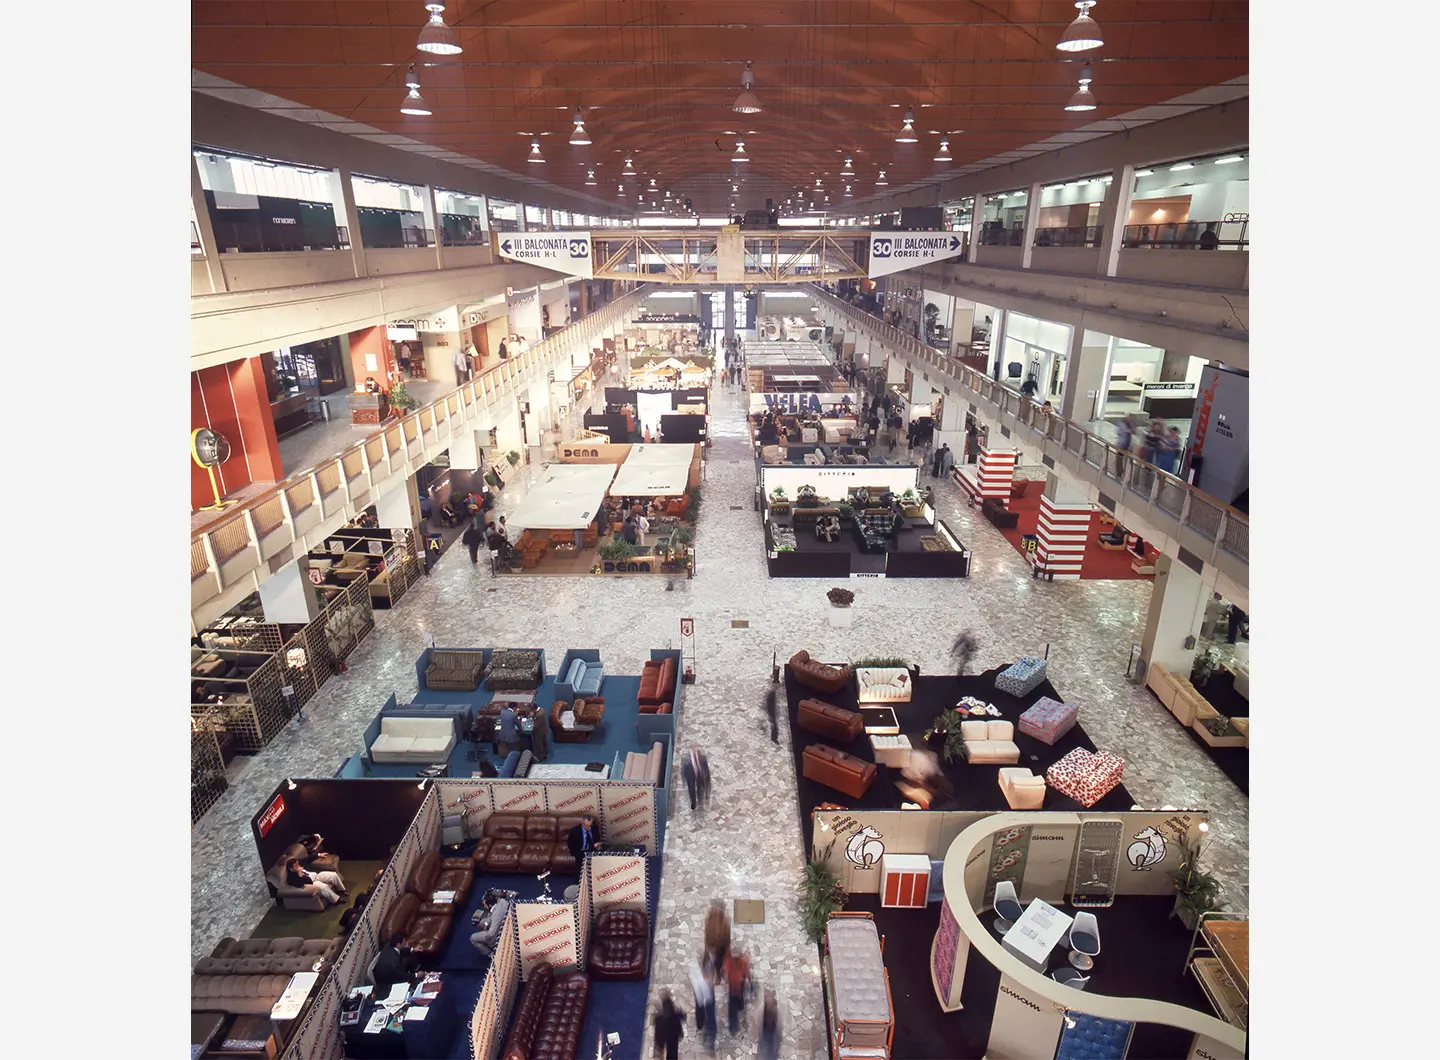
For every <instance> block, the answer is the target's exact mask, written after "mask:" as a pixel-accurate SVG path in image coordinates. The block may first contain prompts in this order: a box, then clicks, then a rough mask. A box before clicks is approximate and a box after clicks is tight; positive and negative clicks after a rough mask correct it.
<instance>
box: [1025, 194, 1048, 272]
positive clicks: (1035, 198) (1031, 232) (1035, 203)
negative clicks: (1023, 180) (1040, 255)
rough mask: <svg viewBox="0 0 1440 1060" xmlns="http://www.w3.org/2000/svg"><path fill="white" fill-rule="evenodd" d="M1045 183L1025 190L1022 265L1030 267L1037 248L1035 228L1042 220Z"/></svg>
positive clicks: (1026, 267)
mask: <svg viewBox="0 0 1440 1060" xmlns="http://www.w3.org/2000/svg"><path fill="white" fill-rule="evenodd" d="M1042 188H1043V185H1040V184H1031V185H1030V187H1029V189H1028V190H1027V191H1026V192H1025V232H1024V234H1023V235H1022V236H1021V237H1020V267H1021V268H1022V269H1028V268H1029V267H1030V255H1031V254H1032V253H1033V252H1034V250H1035V229H1036V228H1037V227H1038V224H1039V221H1040V194H1041V191H1042Z"/></svg>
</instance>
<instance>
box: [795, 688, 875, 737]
mask: <svg viewBox="0 0 1440 1060" xmlns="http://www.w3.org/2000/svg"><path fill="white" fill-rule="evenodd" d="M799 710H800V728H802V729H804V730H805V731H806V732H813V733H815V735H817V736H824V737H825V738H826V739H830V740H835V741H837V742H838V743H849V742H850V741H851V740H854V739H856V738H857V737H858V736H859V735H860V730H861V728H862V725H861V717H860V714H859V712H858V711H854V710H846V709H845V708H844V707H837V706H835V704H833V703H826V702H825V701H824V700H823V699H802V700H801V701H800V708H799Z"/></svg>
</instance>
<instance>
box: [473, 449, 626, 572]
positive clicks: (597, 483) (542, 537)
mask: <svg viewBox="0 0 1440 1060" xmlns="http://www.w3.org/2000/svg"><path fill="white" fill-rule="evenodd" d="M614 477H615V465H614V464H588V463H587V464H550V465H549V466H547V467H546V468H545V471H544V474H543V475H542V476H541V478H540V481H539V482H537V483H536V484H535V485H533V486H532V487H530V491H529V492H528V493H527V494H526V495H525V496H524V497H523V498H522V499H521V501H520V504H519V506H518V507H517V508H516V509H515V510H514V511H513V512H512V513H511V514H510V517H509V518H508V519H507V520H506V521H507V523H508V524H509V527H510V551H509V553H508V565H504V564H502V565H501V566H500V567H499V569H500V570H502V571H505V572H507V573H512V574H526V573H536V574H586V573H588V572H589V570H590V568H591V566H592V565H593V562H594V561H593V556H590V555H587V554H586V550H587V549H588V550H593V549H594V548H595V546H596V545H597V543H598V540H599V530H600V524H601V521H602V515H601V513H602V512H603V511H604V507H605V495H606V493H607V491H608V490H609V488H610V480H611V479H613V478H614ZM517 533H519V536H518V537H517V536H516V534H517ZM542 566H543V569H539V568H541V567H542Z"/></svg>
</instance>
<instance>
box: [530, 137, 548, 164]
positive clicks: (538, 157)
mask: <svg viewBox="0 0 1440 1060" xmlns="http://www.w3.org/2000/svg"><path fill="white" fill-rule="evenodd" d="M525 161H527V162H543V161H545V156H544V155H542V154H541V153H540V141H539V139H533V140H531V141H530V157H529V158H527V159H525Z"/></svg>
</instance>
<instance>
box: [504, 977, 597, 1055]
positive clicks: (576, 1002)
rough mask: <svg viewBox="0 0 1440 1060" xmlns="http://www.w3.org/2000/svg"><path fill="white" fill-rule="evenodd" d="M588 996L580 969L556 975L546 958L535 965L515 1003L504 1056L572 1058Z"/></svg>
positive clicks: (583, 1023)
mask: <svg viewBox="0 0 1440 1060" xmlns="http://www.w3.org/2000/svg"><path fill="white" fill-rule="evenodd" d="M589 999H590V977H589V976H588V975H586V974H585V973H584V972H563V973H561V974H559V975H557V974H556V973H555V969H554V968H553V967H551V965H550V962H549V961H541V962H540V963H539V964H537V965H535V967H534V968H532V969H530V978H529V979H528V980H527V981H526V983H525V989H524V991H523V992H522V993H521V994H520V1001H519V1003H518V1004H517V1005H516V1006H515V1020H514V1022H513V1023H511V1025H510V1033H509V1034H508V1035H506V1037H505V1051H504V1053H503V1054H502V1055H503V1057H504V1060H574V1058H575V1054H576V1053H577V1052H578V1051H579V1048H580V1030H581V1028H582V1027H583V1026H584V1025H585V1004H586V1002H587V1001H589Z"/></svg>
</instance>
